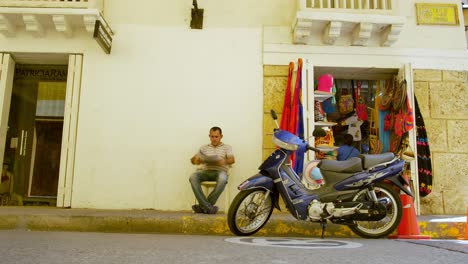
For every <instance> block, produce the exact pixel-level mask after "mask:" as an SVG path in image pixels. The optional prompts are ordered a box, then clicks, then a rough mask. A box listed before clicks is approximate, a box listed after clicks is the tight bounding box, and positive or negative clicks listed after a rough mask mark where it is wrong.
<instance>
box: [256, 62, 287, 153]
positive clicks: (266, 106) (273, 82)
mask: <svg viewBox="0 0 468 264" xmlns="http://www.w3.org/2000/svg"><path fill="white" fill-rule="evenodd" d="M288 70H289V67H288V66H271V65H265V66H264V67H263V159H265V158H266V157H268V156H269V155H270V154H271V152H272V151H273V150H274V149H275V145H274V144H273V142H272V136H273V129H274V128H275V127H276V124H275V122H274V121H273V119H272V118H271V116H270V110H271V109H273V110H275V111H276V113H277V114H278V123H280V120H281V113H282V111H283V104H284V93H285V91H286V85H287V82H288ZM292 83H294V80H293V81H292Z"/></svg>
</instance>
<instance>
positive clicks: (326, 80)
mask: <svg viewBox="0 0 468 264" xmlns="http://www.w3.org/2000/svg"><path fill="white" fill-rule="evenodd" d="M332 87H333V75H331V74H324V75H320V77H318V85H317V91H319V92H323V93H331V92H332Z"/></svg>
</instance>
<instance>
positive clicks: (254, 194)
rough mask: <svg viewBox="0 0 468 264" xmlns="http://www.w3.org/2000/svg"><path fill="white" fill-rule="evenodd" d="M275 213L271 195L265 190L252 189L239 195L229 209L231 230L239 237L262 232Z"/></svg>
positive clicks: (228, 218)
mask: <svg viewBox="0 0 468 264" xmlns="http://www.w3.org/2000/svg"><path fill="white" fill-rule="evenodd" d="M272 212H273V201H272V198H271V195H270V194H269V193H267V191H266V190H264V189H250V190H245V191H241V192H240V193H238V194H237V196H236V197H235V198H234V200H233V201H232V203H231V206H230V207H229V211H228V216H227V221H228V225H229V229H230V230H231V232H232V233H234V234H236V235H238V236H249V235H252V234H255V233H256V232H257V231H258V230H260V229H261V228H262V227H263V226H264V225H265V224H266V222H267V221H268V219H270V216H271V213H272Z"/></svg>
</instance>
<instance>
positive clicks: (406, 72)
mask: <svg viewBox="0 0 468 264" xmlns="http://www.w3.org/2000/svg"><path fill="white" fill-rule="evenodd" d="M306 62H307V60H306ZM265 69H266V70H265V73H266V74H265V75H264V80H265V81H264V96H265V97H264V111H265V112H264V138H265V139H266V140H264V145H263V152H264V156H265V157H266V156H267V155H268V154H269V153H271V151H272V150H273V149H274V148H275V146H274V145H273V143H272V142H270V140H268V139H270V138H271V135H272V131H273V129H272V127H271V118H270V117H269V110H270V109H274V110H276V111H277V112H278V113H280V115H281V114H282V107H283V102H284V91H285V87H286V83H287V79H288V66H287V65H282V66H278V65H274V66H273V65H272V66H266V67H265ZM296 72H297V70H294V73H296ZM326 74H330V75H332V76H333V78H334V81H335V93H334V97H335V98H334V99H335V103H334V106H333V107H334V108H335V110H334V111H333V110H332V111H331V112H332V113H322V114H319V113H320V112H324V111H323V101H324V100H325V99H324V98H323V97H322V95H323V94H322V95H320V94H316V93H315V91H314V90H315V89H316V84H317V82H318V78H319V77H320V76H322V75H326ZM302 76H303V77H302V94H301V96H302V104H303V107H304V112H305V113H306V114H305V116H304V124H305V136H306V137H307V139H308V140H314V139H315V145H316V146H317V145H322V147H324V146H323V145H327V146H326V147H325V149H329V150H330V151H325V153H326V154H324V155H322V156H320V157H317V156H316V155H315V153H313V152H308V156H307V158H306V159H307V160H313V159H325V158H328V159H336V153H335V152H333V150H334V149H336V148H337V146H339V145H340V144H342V141H343V136H344V135H345V134H349V133H350V132H349V131H350V130H349V127H350V125H354V126H359V127H360V130H359V131H360V132H359V139H356V140H355V139H354V137H353V144H354V146H355V147H357V148H358V150H359V151H360V152H361V153H372V154H374V153H382V152H392V151H391V150H390V146H389V145H388V144H386V145H383V143H385V142H383V141H382V140H383V133H381V130H384V129H383V125H382V126H379V127H377V126H376V124H377V122H379V124H380V122H381V121H383V119H382V118H380V119H378V118H375V115H373V113H374V112H376V111H375V110H376V109H377V106H376V102H375V99H376V97H378V96H379V94H380V92H379V89H380V90H381V89H383V87H385V86H384V84H386V83H389V82H391V81H392V80H394V81H395V82H397V83H402V82H403V80H404V81H405V83H406V92H407V94H408V95H409V96H408V100H409V104H410V105H411V107H412V108H413V109H414V91H413V77H412V68H411V65H410V64H405V65H402V66H401V68H373V67H369V68H357V67H354V68H352V67H325V66H315V67H314V66H313V65H311V64H308V63H305V65H304V67H303V71H302ZM358 83H359V84H360V85H359V87H360V89H359V90H360V93H361V96H360V97H362V98H363V99H364V104H365V107H364V111H366V110H367V111H366V113H367V115H368V118H366V121H365V122H358V124H359V125H356V124H352V123H351V122H346V120H349V118H351V117H353V116H354V115H355V114H356V105H355V104H354V102H355V101H356V100H355V99H356V97H355V91H356V90H357V89H356V88H357V86H358ZM292 84H293V86H294V84H295V80H294V76H293V80H292ZM378 88H379V89H378ZM343 91H345V93H346V94H349V95H350V96H351V98H353V100H354V101H353V104H354V105H353V104H350V105H352V109H351V111H350V112H349V113H348V114H343V113H333V112H337V111H339V109H338V108H339V105H337V102H336V101H338V100H339V96H337V95H341V94H345V93H344V92H343ZM325 98H330V97H325ZM317 102H319V103H320V104H317ZM317 105H320V107H317ZM317 108H318V109H320V110H321V111H319V110H318V109H317ZM332 114H336V115H334V118H333V119H332V118H331V116H332ZM329 117H330V118H329ZM369 117H370V118H369ZM317 127H320V128H322V129H323V130H325V131H326V132H327V134H326V135H327V136H325V137H323V138H316V137H314V136H313V131H314V130H315V128H317ZM380 128H382V129H381V130H380ZM415 130H416V129H412V130H410V131H409V132H408V133H407V140H408V145H409V146H410V147H409V148H410V149H411V150H413V151H414V153H413V155H414V157H415V156H416V154H417V153H416V134H415ZM329 131H331V133H328V132H329ZM329 135H330V136H329ZM371 138H372V139H373V140H372V142H377V143H382V146H381V148H380V150H376V148H373V146H372V147H370V145H371V143H372V142H371V140H370V139H371ZM387 139H388V138H387ZM325 140H326V141H325ZM388 142H389V143H390V140H388ZM395 142H399V143H401V142H403V140H402V139H401V140H399V141H396V140H395ZM376 145H378V144H375V145H374V146H376ZM400 146H401V144H400ZM384 147H386V148H385V149H384ZM327 154H328V155H327ZM407 168H408V173H410V175H411V177H410V178H411V179H412V180H413V182H412V183H413V184H412V187H413V193H414V194H415V202H416V210H417V213H418V214H419V193H418V192H417V190H418V186H419V183H418V177H417V168H418V166H417V160H416V159H414V160H412V161H409V162H408V167H407ZM409 171H410V172H409ZM415 190H416V191H415Z"/></svg>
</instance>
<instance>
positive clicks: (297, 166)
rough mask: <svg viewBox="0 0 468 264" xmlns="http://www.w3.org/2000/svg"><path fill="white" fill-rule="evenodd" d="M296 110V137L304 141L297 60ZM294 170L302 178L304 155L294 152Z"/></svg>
mask: <svg viewBox="0 0 468 264" xmlns="http://www.w3.org/2000/svg"><path fill="white" fill-rule="evenodd" d="M294 108H297V115H296V116H295V117H296V118H297V125H296V135H297V136H298V137H299V138H301V139H304V115H303V107H302V59H299V60H298V62H297V75H296V87H295V90H294V99H293V109H294ZM292 164H293V165H294V170H295V171H296V173H297V175H299V176H301V177H302V170H303V168H304V153H303V152H301V151H298V152H296V157H295V162H293V163H292Z"/></svg>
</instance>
